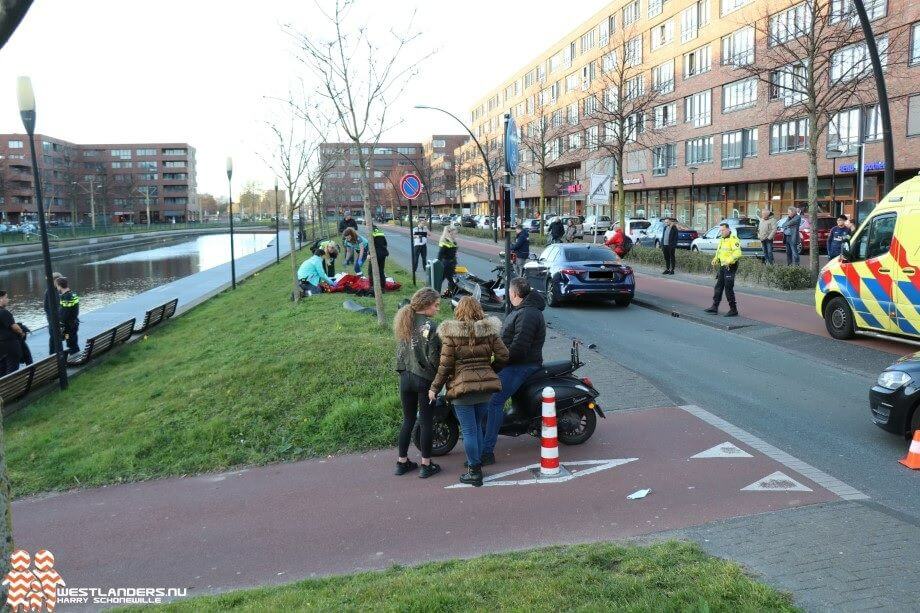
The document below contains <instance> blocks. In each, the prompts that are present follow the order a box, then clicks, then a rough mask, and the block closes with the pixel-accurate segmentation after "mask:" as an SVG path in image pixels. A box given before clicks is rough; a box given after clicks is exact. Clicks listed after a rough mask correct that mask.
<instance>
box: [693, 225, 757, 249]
mask: <svg viewBox="0 0 920 613" xmlns="http://www.w3.org/2000/svg"><path fill="white" fill-rule="evenodd" d="M731 230H732V235H734V236H737V237H738V239H739V240H740V241H741V253H742V255H744V256H745V257H757V256H760V255H763V246H762V245H761V243H760V240H759V239H758V238H757V226H740V225H739V226H735V227H734V228H732V229H731ZM721 235H722V234H721V226H716V227H714V228H710V229H709V230H708V231H707V232H706V234H704V235H703V236H701V237H699V238H697V239H695V240H694V241H693V242H692V243H691V244H690V251H695V252H698V253H707V254H715V252H716V249H718V247H719V238H720V237H721Z"/></svg>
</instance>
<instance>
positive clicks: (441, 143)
mask: <svg viewBox="0 0 920 613" xmlns="http://www.w3.org/2000/svg"><path fill="white" fill-rule="evenodd" d="M515 85H517V82H516V81H515ZM446 146H447V141H446V140H444V139H441V138H436V139H434V140H432V141H431V147H432V148H433V149H443V148H444V147H446Z"/></svg>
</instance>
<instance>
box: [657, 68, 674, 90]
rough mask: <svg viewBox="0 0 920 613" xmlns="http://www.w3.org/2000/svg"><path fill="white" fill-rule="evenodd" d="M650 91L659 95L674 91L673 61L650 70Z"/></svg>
mask: <svg viewBox="0 0 920 613" xmlns="http://www.w3.org/2000/svg"><path fill="white" fill-rule="evenodd" d="M652 89H654V90H655V91H656V92H658V93H659V94H670V93H671V92H673V91H674V60H668V61H667V62H665V63H664V64H659V65H658V66H655V67H654V68H652Z"/></svg>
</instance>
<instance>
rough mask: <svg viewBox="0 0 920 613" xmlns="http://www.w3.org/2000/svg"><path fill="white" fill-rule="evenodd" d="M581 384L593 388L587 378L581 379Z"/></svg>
mask: <svg viewBox="0 0 920 613" xmlns="http://www.w3.org/2000/svg"><path fill="white" fill-rule="evenodd" d="M581 382H582V383H584V384H585V385H587V386H588V387H594V384H593V383H591V379H589V378H588V377H582V378H581Z"/></svg>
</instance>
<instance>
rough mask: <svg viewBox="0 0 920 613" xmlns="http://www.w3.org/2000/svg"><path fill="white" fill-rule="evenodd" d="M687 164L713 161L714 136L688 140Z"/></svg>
mask: <svg viewBox="0 0 920 613" xmlns="http://www.w3.org/2000/svg"><path fill="white" fill-rule="evenodd" d="M685 159H686V161H687V165H688V166H690V165H692V164H707V163H709V162H711V161H712V137H711V136H704V137H702V138H691V139H690V140H688V141H687V151H686V156H685Z"/></svg>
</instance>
